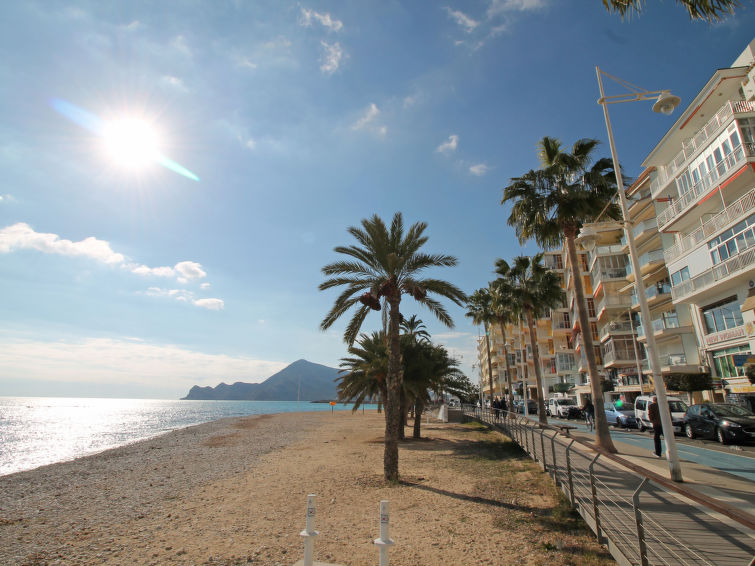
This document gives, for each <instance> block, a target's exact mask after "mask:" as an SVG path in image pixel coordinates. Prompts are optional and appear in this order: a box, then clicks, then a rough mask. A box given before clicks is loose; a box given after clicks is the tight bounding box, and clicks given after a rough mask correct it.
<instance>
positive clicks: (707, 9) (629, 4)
mask: <svg viewBox="0 0 755 566" xmlns="http://www.w3.org/2000/svg"><path fill="white" fill-rule="evenodd" d="M676 2H677V4H681V5H682V6H684V8H685V9H686V10H687V12H688V13H689V17H690V18H691V19H693V20H707V21H709V22H717V21H720V20H722V19H724V18H725V17H726V16H729V15H731V14H733V13H734V8H739V7H740V6H741V2H739V1H738V0H676ZM603 6H605V7H606V10H608V11H609V12H617V13H619V14H620V15H621V17H622V18H623V17H624V16H626V15H627V14H629V15H630V16H631V15H632V14H638V15H639V14H641V13H642V10H643V9H644V8H645V0H603Z"/></svg>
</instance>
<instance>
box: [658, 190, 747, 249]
mask: <svg viewBox="0 0 755 566" xmlns="http://www.w3.org/2000/svg"><path fill="white" fill-rule="evenodd" d="M753 208H755V189H753V190H751V191H750V192H748V193H747V194H745V195H744V196H743V197H742V198H740V199H739V200H737V201H735V202H734V203H733V204H730V205H729V206H727V207H726V208H725V209H724V210H722V211H721V212H719V213H718V214H716V215H715V216H714V217H713V218H711V219H710V220H708V221H707V222H705V223H704V224H703V225H702V226H698V227H697V228H696V229H695V230H693V231H692V232H690V233H689V234H686V235H685V236H682V237H681V239H680V240H679V241H678V242H677V243H676V244H674V245H673V246H671V247H670V248H668V249H667V250H665V251H664V252H663V257H664V259H665V260H666V263H671V262H672V261H674V260H677V259H679V256H680V255H681V254H683V253H685V252H687V251H689V250H691V249H692V248H694V247H696V246H697V245H698V244H699V243H700V242H702V241H703V240H705V239H706V238H708V237H710V236H712V235H713V234H715V233H716V232H718V231H719V230H722V229H723V228H724V227H726V226H727V225H729V224H731V223H733V222H735V221H736V220H739V219H740V218H741V217H743V216H744V215H745V214H747V213H748V212H749V211H750V210H752V209H753Z"/></svg>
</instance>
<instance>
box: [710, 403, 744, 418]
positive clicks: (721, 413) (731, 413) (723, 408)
mask: <svg viewBox="0 0 755 566" xmlns="http://www.w3.org/2000/svg"><path fill="white" fill-rule="evenodd" d="M710 409H711V411H713V412H714V413H715V415H716V416H717V417H752V416H755V413H753V412H752V411H749V410H747V409H745V408H744V407H738V406H737V405H712V406H711V408H710Z"/></svg>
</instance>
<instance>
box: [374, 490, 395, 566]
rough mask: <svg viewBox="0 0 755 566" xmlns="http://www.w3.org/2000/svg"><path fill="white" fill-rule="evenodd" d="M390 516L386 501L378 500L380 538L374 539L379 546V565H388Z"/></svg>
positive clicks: (390, 544) (391, 544)
mask: <svg viewBox="0 0 755 566" xmlns="http://www.w3.org/2000/svg"><path fill="white" fill-rule="evenodd" d="M389 524H390V517H389V515H388V502H387V501H386V500H382V501H381V502H380V538H376V539H375V544H376V545H378V547H379V548H380V566H388V549H389V548H390V547H391V546H393V541H392V540H391V539H390V535H389V529H388V527H389Z"/></svg>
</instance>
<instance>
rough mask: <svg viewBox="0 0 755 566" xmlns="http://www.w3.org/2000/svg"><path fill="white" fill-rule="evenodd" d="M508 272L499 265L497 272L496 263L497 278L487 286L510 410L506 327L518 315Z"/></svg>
mask: <svg viewBox="0 0 755 566" xmlns="http://www.w3.org/2000/svg"><path fill="white" fill-rule="evenodd" d="M501 261H503V260H501ZM504 263H505V262H504ZM508 271H509V269H508V265H506V266H505V268H504V266H503V265H501V271H499V270H498V264H497V263H496V273H497V274H498V275H499V277H498V279H496V280H495V281H493V282H491V283H490V284H489V289H490V309H491V310H492V312H493V315H494V316H495V318H496V320H497V321H498V325H499V327H500V329H501V338H502V339H503V356H504V358H505V359H506V383H507V385H508V399H509V400H508V406H509V409H511V408H512V403H513V402H514V382H513V379H512V377H511V364H510V362H509V349H508V345H507V343H506V325H507V324H513V323H514V322H516V320H517V318H518V316H519V314H518V310H517V305H516V303H515V299H514V294H513V288H512V286H511V283H510V281H509V280H508V279H507V277H508Z"/></svg>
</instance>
